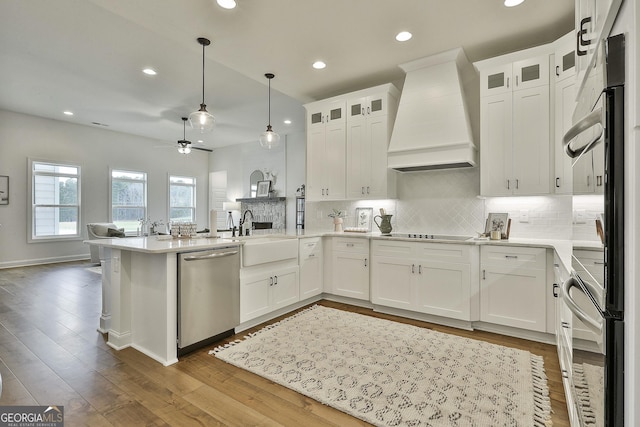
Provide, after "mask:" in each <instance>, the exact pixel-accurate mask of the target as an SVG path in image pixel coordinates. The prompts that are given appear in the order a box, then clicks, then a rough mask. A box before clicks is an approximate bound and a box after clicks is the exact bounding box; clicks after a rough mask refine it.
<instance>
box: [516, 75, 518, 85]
mask: <svg viewBox="0 0 640 427" xmlns="http://www.w3.org/2000/svg"><path fill="white" fill-rule="evenodd" d="M516 86H518V75H517V74H516Z"/></svg>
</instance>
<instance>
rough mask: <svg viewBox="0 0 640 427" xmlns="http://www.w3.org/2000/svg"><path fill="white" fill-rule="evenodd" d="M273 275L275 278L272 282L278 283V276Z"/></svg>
mask: <svg viewBox="0 0 640 427" xmlns="http://www.w3.org/2000/svg"><path fill="white" fill-rule="evenodd" d="M273 277H275V279H276V280H275V282H274V283H273V284H274V285H277V284H278V276H273Z"/></svg>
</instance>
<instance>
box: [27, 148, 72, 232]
mask: <svg viewBox="0 0 640 427" xmlns="http://www.w3.org/2000/svg"><path fill="white" fill-rule="evenodd" d="M29 163H30V167H29V171H30V177H29V178H30V181H31V185H30V187H31V240H41V239H65V238H78V237H80V166H75V165H65V164H57V163H50V162H41V161H35V160H30V161H29Z"/></svg>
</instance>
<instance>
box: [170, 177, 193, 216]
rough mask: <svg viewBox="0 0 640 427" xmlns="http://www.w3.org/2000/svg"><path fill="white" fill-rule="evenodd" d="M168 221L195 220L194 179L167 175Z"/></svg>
mask: <svg viewBox="0 0 640 427" xmlns="http://www.w3.org/2000/svg"><path fill="white" fill-rule="evenodd" d="M169 221H183V222H196V179H195V178H190V177H186V176H169Z"/></svg>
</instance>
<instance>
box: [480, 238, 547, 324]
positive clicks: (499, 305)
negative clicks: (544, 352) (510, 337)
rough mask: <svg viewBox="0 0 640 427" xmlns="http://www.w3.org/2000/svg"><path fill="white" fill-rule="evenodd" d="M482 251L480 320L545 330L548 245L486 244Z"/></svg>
mask: <svg viewBox="0 0 640 427" xmlns="http://www.w3.org/2000/svg"><path fill="white" fill-rule="evenodd" d="M480 253H481V256H480V270H481V274H480V320H481V321H483V322H488V323H493V324H497V325H504V326H511V327H515V328H521V329H527V330H531V331H537V332H546V330H547V289H548V287H547V273H546V249H544V248H530V247H515V246H484V247H482V248H481V250H480Z"/></svg>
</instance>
